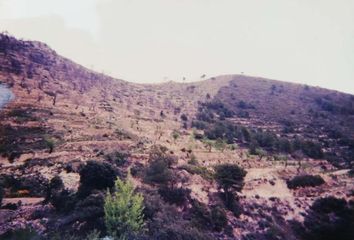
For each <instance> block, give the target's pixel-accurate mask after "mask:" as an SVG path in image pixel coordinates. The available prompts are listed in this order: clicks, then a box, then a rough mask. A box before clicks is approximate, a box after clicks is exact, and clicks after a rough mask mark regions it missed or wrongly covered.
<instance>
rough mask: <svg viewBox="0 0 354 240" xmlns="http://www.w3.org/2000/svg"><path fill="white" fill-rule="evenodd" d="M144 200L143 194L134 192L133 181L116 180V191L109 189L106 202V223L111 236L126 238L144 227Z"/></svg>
mask: <svg viewBox="0 0 354 240" xmlns="http://www.w3.org/2000/svg"><path fill="white" fill-rule="evenodd" d="M143 200H144V198H143V196H142V195H141V194H139V193H134V186H133V184H132V182H130V181H129V180H127V181H125V182H124V181H122V180H120V179H119V178H118V179H117V180H116V181H115V192H114V193H113V194H111V193H110V192H109V191H108V192H107V195H106V198H105V202H104V213H105V224H106V227H107V232H108V234H109V235H110V236H112V237H117V238H118V239H125V238H126V237H127V236H128V235H130V234H132V233H137V232H139V231H140V230H141V229H142V228H143V226H144V220H143V218H144V215H143V209H144V207H143Z"/></svg>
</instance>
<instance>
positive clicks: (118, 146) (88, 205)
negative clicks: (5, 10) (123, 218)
mask: <svg viewBox="0 0 354 240" xmlns="http://www.w3.org/2000/svg"><path fill="white" fill-rule="evenodd" d="M0 81H1V82H3V83H6V84H7V85H8V86H9V87H10V88H11V90H12V91H13V93H14V95H15V99H14V100H13V101H11V102H10V103H9V104H8V105H6V107H5V108H3V109H1V116H0V118H1V119H0V153H1V156H0V166H1V168H0V181H1V183H0V185H1V186H0V200H2V204H1V209H0V236H3V237H4V238H5V239H6V238H8V239H16V236H20V235H21V234H22V235H24V236H34V235H40V236H41V237H44V239H51V238H53V239H56V238H58V239H62V238H63V237H68V236H63V235H62V234H64V232H65V234H68V235H70V237H72V238H74V237H78V238H79V239H83V238H84V237H83V236H86V235H87V234H88V233H91V236H93V235H94V234H92V231H93V230H94V229H96V230H98V231H100V234H101V235H102V236H104V235H105V234H106V230H107V229H106V226H105V224H104V211H103V203H104V197H105V194H106V190H107V188H112V187H113V185H114V180H115V178H116V177H119V178H120V179H127V178H129V179H131V181H132V182H133V183H134V186H135V187H136V191H137V192H139V193H141V194H142V195H143V197H144V207H145V209H144V223H145V225H144V226H145V227H144V229H143V231H141V232H139V233H138V234H137V233H134V234H133V233H132V235H131V236H130V235H129V237H130V238H131V239H310V238H311V239H353V238H352V236H353V232H352V230H353V229H354V228H353V224H354V221H353V217H352V216H354V214H352V215H351V213H353V197H354V193H353V191H354V184H353V178H352V175H351V174H350V172H353V170H351V169H350V168H352V167H353V156H354V154H353V149H354V126H353V124H354V97H353V96H350V95H347V94H343V93H339V92H335V91H330V90H326V89H321V88H315V87H308V86H303V85H296V84H290V83H285V82H278V81H272V80H266V79H260V78H253V77H246V76H221V77H216V78H211V79H208V80H205V81H202V82H196V83H184V84H181V83H173V82H169V83H164V84H156V85H154V84H151V85H140V84H133V83H128V82H124V81H122V80H117V79H113V78H110V77H108V76H105V75H102V74H98V73H95V72H92V71H90V70H88V69H85V68H83V67H81V66H79V65H77V64H75V63H73V62H71V61H70V60H68V59H65V58H63V57H61V56H59V55H57V54H56V53H55V52H54V51H53V50H51V49H50V48H49V47H48V46H46V45H45V44H43V43H38V42H26V41H19V40H16V39H14V38H12V37H11V36H8V35H4V34H2V35H0ZM129 172H130V173H129ZM128 175H131V176H130V177H128ZM304 176H306V177H304ZM287 183H288V185H289V183H290V185H291V187H288V185H287ZM293 186H294V187H293ZM329 196H335V197H336V199H332V198H327V197H329ZM321 199H325V200H321ZM323 209H325V210H323ZM330 214H332V215H333V214H334V215H335V216H337V219H339V221H338V222H335V223H333V225H331V226H333V227H331V228H326V226H328V224H331V223H330V222H329V220H328V215H330ZM341 223H344V225H341ZM313 224H316V226H318V228H314V227H313V226H311V225H313ZM326 224H327V225H326ZM343 228H345V229H347V230H346V231H341V230H342V229H343ZM321 229H326V231H328V233H327V234H324V235H322V233H321V231H320V230H321ZM63 230H65V231H63ZM299 232H301V233H303V234H302V235H299V234H298V233H299ZM336 234H337V235H336ZM339 234H341V235H339ZM11 237H12V238H11ZM92 239H95V238H92Z"/></svg>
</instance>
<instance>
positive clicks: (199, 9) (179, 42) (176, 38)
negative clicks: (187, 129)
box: [0, 0, 354, 94]
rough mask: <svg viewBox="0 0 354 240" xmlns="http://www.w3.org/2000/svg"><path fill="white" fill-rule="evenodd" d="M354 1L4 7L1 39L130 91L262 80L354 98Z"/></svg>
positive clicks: (73, 1)
mask: <svg viewBox="0 0 354 240" xmlns="http://www.w3.org/2000/svg"><path fill="white" fill-rule="evenodd" d="M353 13H354V0H338V1H333V0H0V31H8V32H9V33H10V34H12V35H14V36H16V37H18V38H23V39H26V40H27V39H29V40H39V41H42V42H45V43H47V44H48V45H49V46H50V47H52V48H53V49H55V50H56V51H57V52H58V53H59V54H61V55H63V56H65V57H68V58H70V59H72V60H74V61H76V62H78V63H80V64H82V65H84V66H86V67H89V68H91V69H93V70H96V71H99V72H104V73H106V74H109V75H111V76H113V77H116V78H120V79H124V80H127V81H132V82H141V83H152V82H162V81H168V80H173V81H182V79H183V78H186V81H196V80H200V76H201V75H204V74H205V75H206V76H207V77H213V76H217V75H223V74H240V73H244V74H245V75H251V76H260V77H266V78H271V79H278V80H283V81H289V82H298V83H304V84H308V85H312V86H321V87H325V88H330V89H336V90H339V91H343V92H348V93H352V94H354V14H353Z"/></svg>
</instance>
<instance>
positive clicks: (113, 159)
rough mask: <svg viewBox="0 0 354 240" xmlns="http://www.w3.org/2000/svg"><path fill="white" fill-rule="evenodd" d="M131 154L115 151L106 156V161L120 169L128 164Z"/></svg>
mask: <svg viewBox="0 0 354 240" xmlns="http://www.w3.org/2000/svg"><path fill="white" fill-rule="evenodd" d="M128 157H129V153H127V152H119V151H115V152H112V153H110V154H107V155H106V156H105V159H106V160H107V161H109V162H110V163H111V164H114V165H116V166H118V167H121V166H123V165H124V164H125V163H127V162H128Z"/></svg>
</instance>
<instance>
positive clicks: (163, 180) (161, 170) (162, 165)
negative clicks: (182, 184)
mask: <svg viewBox="0 0 354 240" xmlns="http://www.w3.org/2000/svg"><path fill="white" fill-rule="evenodd" d="M173 178H174V177H173V172H172V171H171V170H170V169H169V167H168V164H167V163H166V162H165V161H163V160H155V161H152V162H150V164H149V166H148V168H147V170H146V172H145V177H144V180H145V181H146V182H147V183H156V184H167V183H169V182H170V181H172V180H173Z"/></svg>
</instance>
